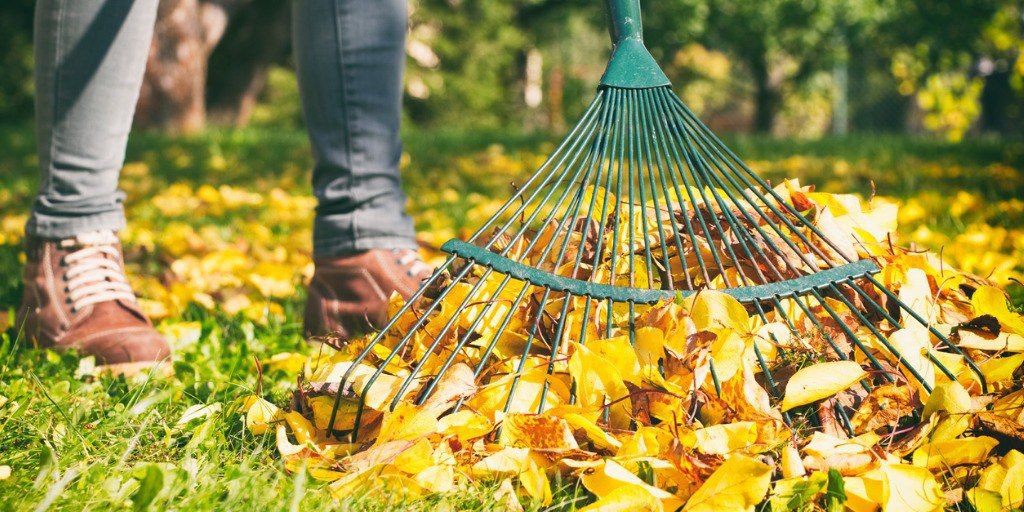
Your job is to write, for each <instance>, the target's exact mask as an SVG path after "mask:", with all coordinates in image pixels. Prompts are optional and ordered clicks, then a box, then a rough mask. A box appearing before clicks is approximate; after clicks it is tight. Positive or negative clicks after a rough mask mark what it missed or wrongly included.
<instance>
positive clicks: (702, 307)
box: [690, 290, 750, 332]
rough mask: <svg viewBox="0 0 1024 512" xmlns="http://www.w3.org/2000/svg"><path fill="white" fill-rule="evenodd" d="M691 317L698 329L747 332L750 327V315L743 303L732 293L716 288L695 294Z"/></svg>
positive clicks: (691, 306)
mask: <svg viewBox="0 0 1024 512" xmlns="http://www.w3.org/2000/svg"><path fill="white" fill-rule="evenodd" d="M690 317H691V318H693V323H694V324H695V325H696V327H697V330H698V331H716V330H720V329H723V328H725V329H732V330H735V331H738V332H747V331H748V330H749V329H750V316H749V315H747V310H746V308H744V307H743V304H740V301H738V300H736V299H735V298H733V297H732V296H731V295H728V294H725V293H722V292H719V291H715V290H701V292H700V293H697V294H696V295H695V296H694V298H693V299H692V303H691V305H690Z"/></svg>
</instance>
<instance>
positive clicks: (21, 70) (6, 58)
mask: <svg viewBox="0 0 1024 512" xmlns="http://www.w3.org/2000/svg"><path fill="white" fill-rule="evenodd" d="M34 4H35V2H34V1H33V0H4V1H3V2H0V49H2V50H0V69H2V70H3V72H2V73H0V123H3V122H10V121H14V120H21V119H26V118H27V117H28V116H29V115H31V113H32V87H33V86H32V10H33V9H32V6H33V5H34Z"/></svg>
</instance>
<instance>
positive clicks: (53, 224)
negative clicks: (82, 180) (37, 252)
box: [25, 211, 125, 238]
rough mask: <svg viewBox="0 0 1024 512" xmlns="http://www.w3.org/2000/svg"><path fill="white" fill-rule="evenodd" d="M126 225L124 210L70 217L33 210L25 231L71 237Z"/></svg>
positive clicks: (41, 234) (30, 233)
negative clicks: (53, 215) (40, 213)
mask: <svg viewBox="0 0 1024 512" xmlns="http://www.w3.org/2000/svg"><path fill="white" fill-rule="evenodd" d="M124 227H125V217H124V212H122V211H117V212H104V213H97V214H93V215H87V216H84V217H68V218H61V217H52V216H49V215H42V216H41V215H39V214H37V213H35V212H32V214H30V215H29V218H28V222H27V223H26V224H25V233H26V234H28V235H31V236H36V237H39V238H69V237H72V236H75V235H80V234H82V233H88V232H90V231H100V230H105V229H109V230H111V231H120V230H122V229H124Z"/></svg>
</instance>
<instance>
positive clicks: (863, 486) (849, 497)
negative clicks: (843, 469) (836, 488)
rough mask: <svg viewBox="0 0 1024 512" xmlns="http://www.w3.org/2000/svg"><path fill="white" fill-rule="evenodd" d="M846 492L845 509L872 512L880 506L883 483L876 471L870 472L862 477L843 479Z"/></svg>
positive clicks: (883, 488) (883, 489)
mask: <svg viewBox="0 0 1024 512" xmlns="http://www.w3.org/2000/svg"><path fill="white" fill-rule="evenodd" d="M843 490H844V491H845V492H846V503H845V505H846V507H847V508H849V509H850V510H852V511H853V512H874V511H876V510H878V508H879V507H880V506H881V502H882V500H883V494H884V493H885V483H884V482H883V481H882V479H881V474H879V472H878V471H871V472H870V473H868V474H865V475H864V476H863V477H858V476H845V477H843Z"/></svg>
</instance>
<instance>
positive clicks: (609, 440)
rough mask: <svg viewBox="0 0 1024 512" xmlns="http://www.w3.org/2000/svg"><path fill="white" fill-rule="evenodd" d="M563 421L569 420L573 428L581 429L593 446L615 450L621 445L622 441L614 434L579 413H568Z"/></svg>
mask: <svg viewBox="0 0 1024 512" xmlns="http://www.w3.org/2000/svg"><path fill="white" fill-rule="evenodd" d="M563 418H564V419H565V421H567V422H569V425H571V426H572V427H573V428H576V429H581V430H583V431H584V432H585V433H586V435H587V438H588V439H590V442H592V443H594V446H596V447H597V448H600V449H605V450H617V449H618V448H619V447H621V446H622V441H619V440H618V439H616V438H615V436H613V435H611V434H609V433H607V432H605V431H604V429H602V428H601V427H599V426H597V424H596V423H594V422H593V421H591V420H589V419H587V418H586V417H584V416H583V415H581V414H577V413H570V414H566V415H565V416H564V417H563Z"/></svg>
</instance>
